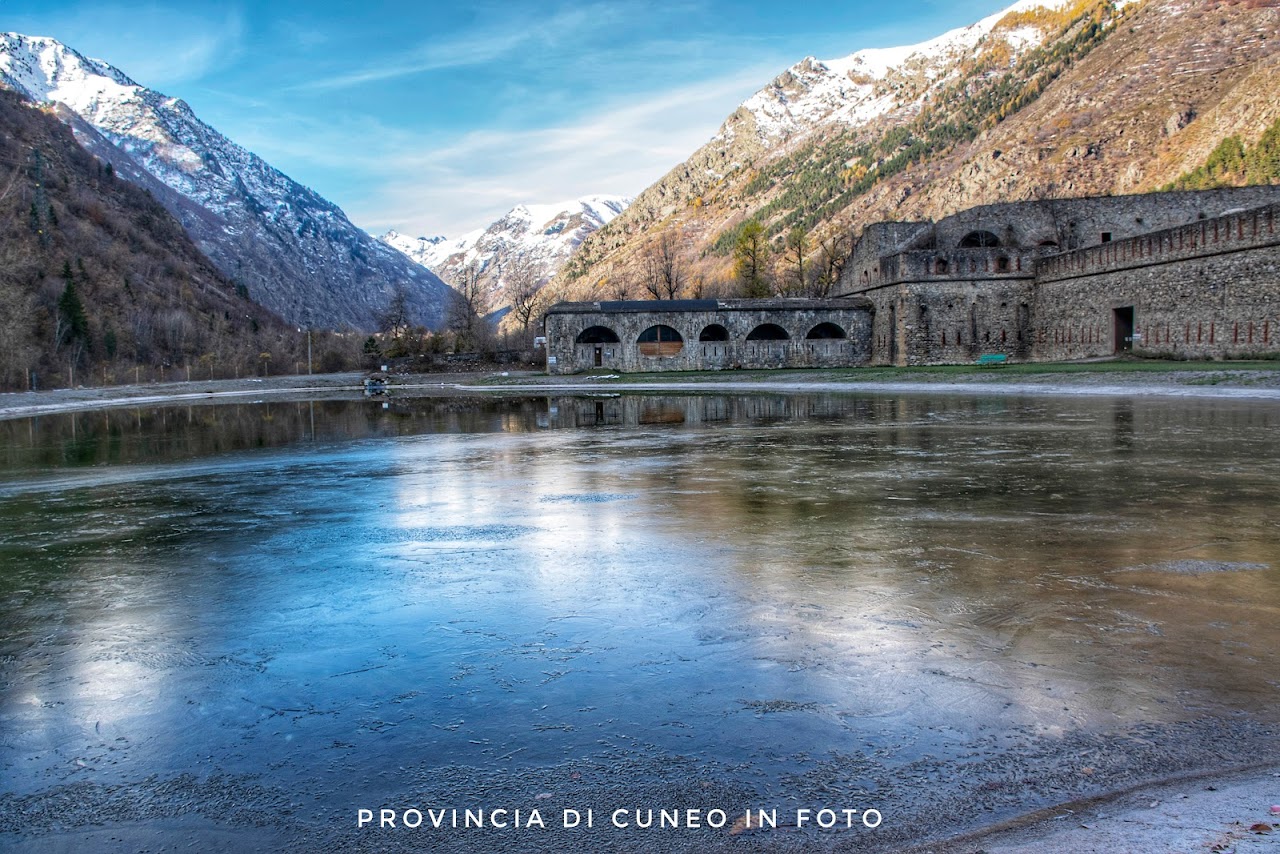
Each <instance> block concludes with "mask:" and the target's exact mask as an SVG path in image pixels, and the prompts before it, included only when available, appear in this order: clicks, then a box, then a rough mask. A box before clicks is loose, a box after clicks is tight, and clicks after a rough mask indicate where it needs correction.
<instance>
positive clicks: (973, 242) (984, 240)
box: [960, 231, 1000, 249]
mask: <svg viewBox="0 0 1280 854" xmlns="http://www.w3.org/2000/svg"><path fill="white" fill-rule="evenodd" d="M999 245H1000V238H999V237H996V236H995V235H994V234H992V233H991V232H989V231H971V232H969V233H968V234H966V235H965V236H964V237H963V238H961V239H960V248H961V249H986V248H988V247H991V246H999Z"/></svg>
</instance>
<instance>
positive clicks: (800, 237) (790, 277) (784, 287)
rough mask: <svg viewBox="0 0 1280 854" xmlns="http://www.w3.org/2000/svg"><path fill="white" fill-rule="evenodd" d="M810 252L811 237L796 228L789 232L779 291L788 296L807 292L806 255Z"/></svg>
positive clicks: (799, 228) (801, 229) (800, 228)
mask: <svg viewBox="0 0 1280 854" xmlns="http://www.w3.org/2000/svg"><path fill="white" fill-rule="evenodd" d="M808 251H809V235H808V234H807V233H805V230H804V229H803V228H802V227H800V226H798V225H797V226H796V227H795V228H793V229H791V230H790V231H789V232H787V239H786V243H785V244H784V253H783V261H782V263H783V267H784V269H783V272H782V275H781V276H780V278H781V280H782V281H781V282H780V283H779V284H780V287H779V290H780V291H781V292H782V293H783V294H784V295H786V296H794V295H797V294H801V293H803V292H804V290H805V280H804V255H805V253H806V252H808Z"/></svg>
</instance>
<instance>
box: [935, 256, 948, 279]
mask: <svg viewBox="0 0 1280 854" xmlns="http://www.w3.org/2000/svg"><path fill="white" fill-rule="evenodd" d="M933 272H935V273H937V274H938V275H939V276H942V275H945V274H946V272H947V259H946V258H939V259H938V260H937V261H934V262H933Z"/></svg>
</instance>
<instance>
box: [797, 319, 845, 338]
mask: <svg viewBox="0 0 1280 854" xmlns="http://www.w3.org/2000/svg"><path fill="white" fill-rule="evenodd" d="M804 337H805V338H807V339H809V340H811V341H812V340H816V339H831V338H848V337H849V336H848V335H846V334H845V331H844V330H843V329H841V328H840V327H839V326H837V325H836V324H834V323H819V324H818V325H817V326H815V327H813V328H812V329H810V330H809V334H808V335H806V336H804Z"/></svg>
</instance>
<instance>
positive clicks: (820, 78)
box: [556, 0, 1180, 299]
mask: <svg viewBox="0 0 1280 854" xmlns="http://www.w3.org/2000/svg"><path fill="white" fill-rule="evenodd" d="M1179 2H1180V0H1158V2H1157V5H1173V6H1176V5H1178V3H1179ZM1149 5H1151V4H1138V3H1135V2H1133V0H1017V2H1014V3H1013V4H1012V5H1010V6H1008V7H1006V8H1005V9H1003V10H1001V11H999V12H997V13H995V14H993V15H989V16H987V17H985V18H983V19H982V20H980V21H977V22H976V23H973V24H971V25H968V26H965V27H960V28H958V29H954V30H951V31H949V32H946V33H943V34H942V35H940V36H938V37H936V38H932V39H929V40H928V41H924V42H921V43H919V44H914V45H906V46H902V47H893V48H870V49H863V50H859V51H857V52H855V53H851V54H848V55H846V56H843V57H841V58H838V59H831V60H825V61H820V60H818V59H815V58H814V57H812V56H810V57H806V58H805V59H803V60H801V61H800V62H797V63H796V64H794V65H792V66H791V67H790V68H788V69H786V70H785V71H783V72H782V73H781V74H779V75H778V76H777V77H776V78H775V79H774V80H772V81H771V82H770V83H769V84H768V85H766V86H764V87H763V88H762V89H760V90H759V91H757V92H756V93H755V94H754V95H752V96H751V97H750V98H748V99H747V100H746V101H744V102H743V103H742V104H741V105H740V106H739V107H738V108H737V109H736V110H734V112H733V113H731V114H730V115H729V116H728V117H727V118H726V119H725V121H724V123H723V124H722V125H721V126H720V128H719V130H718V132H717V133H716V134H715V135H714V136H712V138H711V139H710V140H708V142H707V143H706V144H704V145H703V146H702V147H700V148H699V149H698V150H697V151H695V152H693V153H692V154H691V155H690V157H689V158H688V159H687V160H685V161H684V162H683V163H680V164H678V165H676V166H675V167H673V168H672V169H671V170H670V171H669V172H668V173H667V174H666V175H664V176H663V177H662V178H660V179H659V180H658V181H657V182H656V183H654V184H653V185H652V186H650V187H648V188H647V189H645V190H644V191H643V192H642V193H640V194H639V195H638V196H637V197H636V198H635V199H634V201H633V202H632V204H631V205H629V206H628V208H627V210H626V211H625V212H624V213H623V214H622V215H620V216H619V217H617V218H616V219H615V221H614V222H613V223H612V224H611V225H610V226H609V228H608V229H606V230H605V232H602V233H599V234H595V235H590V236H588V237H587V239H586V240H584V241H583V243H582V245H581V246H580V247H579V249H578V251H577V253H576V254H575V256H574V258H573V259H572V260H571V261H570V263H568V264H567V265H566V266H565V270H564V272H563V273H562V275H561V276H560V277H559V279H558V280H557V282H556V290H557V294H558V295H559V296H564V297H567V298H571V299H585V298H588V297H590V296H594V289H596V288H597V286H598V283H600V282H602V281H620V280H625V279H626V278H627V277H632V278H634V277H635V276H637V275H638V274H639V270H640V268H641V267H642V265H643V264H644V261H645V254H646V247H648V246H650V245H651V244H652V243H653V241H654V240H655V239H657V237H658V235H659V233H660V232H665V231H673V230H674V231H678V232H679V235H680V238H681V240H683V241H684V242H685V245H686V246H687V249H688V251H689V253H690V255H691V257H692V258H693V259H694V266H695V267H697V269H698V272H699V274H700V275H702V277H703V278H704V279H705V280H706V281H714V280H716V279H722V280H723V279H726V278H728V277H729V275H730V270H729V269H728V268H729V264H730V263H731V262H730V261H729V260H728V253H726V252H725V246H726V241H727V240H728V238H730V237H732V234H733V233H734V230H735V229H736V228H737V227H739V226H740V225H741V223H742V222H743V221H745V220H746V219H749V218H751V217H757V218H760V219H762V220H763V221H764V224H765V225H766V226H767V227H768V228H769V229H770V231H771V236H774V237H776V236H777V235H778V234H781V233H782V232H783V231H785V230H788V229H790V228H791V227H793V226H794V225H797V224H803V227H804V228H806V229H810V230H813V229H815V227H816V231H817V232H819V233H820V234H821V236H822V237H826V236H830V235H834V234H842V233H847V232H848V230H849V229H850V228H851V227H852V226H853V225H854V224H855V223H857V222H860V221H862V220H863V218H865V217H866V216H868V215H869V214H870V209H869V206H868V203H867V202H868V201H869V200H874V202H875V204H876V206H877V208H876V213H875V215H876V216H881V217H885V218H891V217H897V216H900V215H902V214H900V213H899V212H898V211H897V208H898V206H899V205H901V204H902V202H903V201H904V200H906V199H908V198H911V199H913V200H919V199H921V198H923V195H924V194H923V193H922V192H921V191H922V189H924V188H925V184H927V179H926V178H925V177H924V176H923V175H919V176H917V178H916V180H914V181H910V182H908V181H906V178H905V177H902V178H897V180H900V181H903V182H904V183H903V184H901V185H898V184H897V183H892V189H889V188H890V186H891V181H890V179H894V178H896V177H897V176H903V175H905V174H906V173H908V172H912V170H913V169H915V167H917V166H920V164H921V163H923V162H924V161H925V160H930V161H931V159H932V158H934V157H942V156H944V155H950V154H956V155H957V156H963V152H962V150H961V149H962V148H963V147H964V146H966V145H968V144H969V143H971V142H973V141H974V138H975V137H976V136H978V135H979V134H981V133H982V132H983V130H984V129H989V128H991V127H993V126H994V125H996V124H999V123H1000V122H1002V121H1004V120H1005V119H1007V118H1009V117H1010V116H1011V115H1012V114H1014V113H1017V112H1018V111H1019V110H1022V109H1024V108H1026V107H1028V106H1029V105H1031V104H1033V103H1034V102H1035V101H1036V100H1037V99H1038V98H1039V97H1040V95H1041V94H1042V93H1043V92H1044V91H1045V90H1046V88H1048V87H1049V86H1051V85H1052V84H1053V83H1054V82H1055V81H1056V80H1057V79H1058V78H1059V77H1061V76H1062V75H1063V74H1064V73H1065V72H1066V71H1068V70H1069V69H1070V68H1071V67H1072V65H1073V64H1074V63H1076V62H1077V61H1079V60H1080V59H1082V58H1083V57H1084V56H1085V55H1086V54H1087V53H1088V52H1089V51H1090V50H1092V49H1093V47H1094V46H1096V45H1097V44H1099V43H1100V42H1102V41H1104V40H1105V39H1106V38H1107V37H1108V36H1109V35H1110V34H1111V33H1112V32H1113V31H1114V29H1115V26H1114V25H1115V22H1116V21H1117V20H1119V19H1120V18H1121V17H1123V16H1124V15H1125V14H1126V12H1125V10H1124V7H1130V6H1131V7H1133V8H1135V9H1141V8H1145V7H1146V6H1149ZM1077 107H1078V110H1079V112H1081V113H1083V112H1084V111H1085V110H1086V109H1087V107H1086V106H1085V105H1077ZM917 120H921V121H919V122H918V121H917ZM1056 120H1057V121H1061V119H1056ZM1024 150H1025V151H1028V152H1029V151H1031V150H1032V149H1031V148H1030V147H1027V146H1018V145H1015V144H1013V143H1008V144H1006V147H1005V148H1002V149H1000V150H997V151H995V152H994V155H993V156H992V157H991V158H990V159H992V160H993V159H995V158H1000V157H1001V156H1003V157H1004V159H1003V160H1001V161H1000V164H1001V167H1002V168H1003V167H1004V166H1005V165H1006V164H1009V163H1011V162H1013V160H1014V158H1012V157H1010V156H1009V154H1010V153H1011V151H1016V152H1018V153H1021V152H1023V151H1024ZM1068 150H1070V149H1068ZM1042 159H1043V158H1042ZM1037 162H1039V161H1037ZM987 165H989V164H987V163H986V162H984V163H983V164H982V168H986V166H987ZM920 168H921V170H922V171H923V169H924V167H922V166H921V167H920ZM1036 168H1037V169H1038V168H1041V167H1036ZM1031 172H1032V170H1030V169H1028V170H1026V171H1025V173H1024V174H1027V175H1029V174H1031ZM913 174H914V173H913ZM971 186H977V185H965V187H964V188H962V192H960V193H956V192H954V191H953V192H950V193H949V194H947V195H946V199H944V203H945V202H949V203H954V204H959V203H961V202H965V203H967V204H970V205H971V204H977V203H980V199H975V198H974V192H973V190H971V189H968V188H969V187H971ZM871 190H874V192H871ZM913 194H914V195H913ZM940 209H941V208H940ZM913 215H922V214H913Z"/></svg>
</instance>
